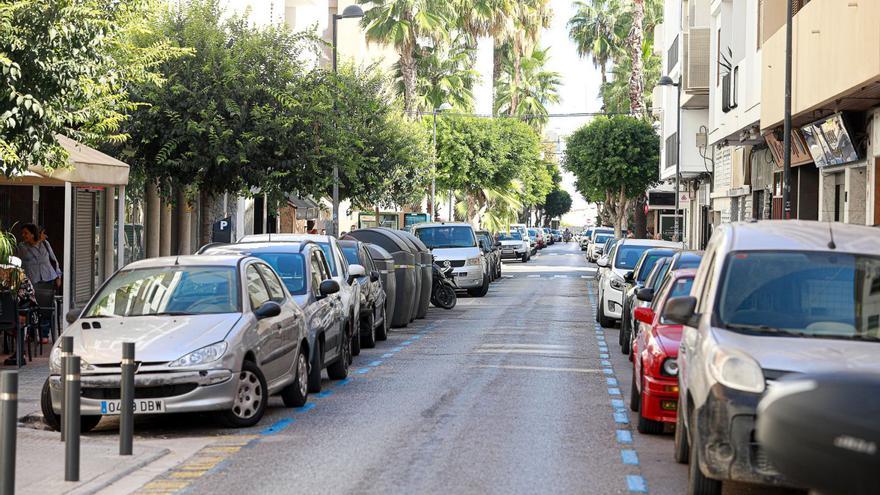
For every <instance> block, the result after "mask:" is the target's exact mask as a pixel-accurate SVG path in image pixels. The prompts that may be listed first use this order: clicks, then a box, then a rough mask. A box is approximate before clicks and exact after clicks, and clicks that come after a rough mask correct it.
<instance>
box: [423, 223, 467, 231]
mask: <svg viewBox="0 0 880 495" xmlns="http://www.w3.org/2000/svg"><path fill="white" fill-rule="evenodd" d="M426 227H470V228H473V226H472V225H471V224H469V223H467V222H425V223H418V224H416V225H413V230H415V229H424V228H426Z"/></svg>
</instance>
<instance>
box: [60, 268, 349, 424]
mask: <svg viewBox="0 0 880 495" xmlns="http://www.w3.org/2000/svg"><path fill="white" fill-rule="evenodd" d="M334 288H335V287H334ZM328 289H330V288H329V287H328ZM68 320H72V321H71V324H70V326H69V327H67V330H66V331H65V332H64V335H65V336H70V337H73V352H74V354H76V355H78V356H80V357H81V358H82V365H81V369H82V375H81V387H82V400H81V411H82V420H81V421H82V427H83V430H84V431H88V430H90V429H91V428H93V427H95V426H96V425H97V424H98V422H99V421H100V419H101V417H102V416H105V415H114V414H119V411H120V380H121V369H120V360H121V357H122V343H123V342H134V343H135V346H136V348H135V353H136V358H137V364H138V369H137V374H136V375H135V391H134V395H135V413H150V414H162V413H178V412H193V411H217V412H219V413H220V416H221V417H222V418H223V419H224V420H225V422H226V423H227V424H229V426H233V427H247V426H253V425H255V424H256V423H258V422H259V421H260V418H262V417H263V413H264V412H265V410H266V404H267V402H268V400H269V396H270V395H273V394H280V395H281V397H282V399H284V403H285V405H287V406H302V405H303V404H305V402H306V400H307V394H308V390H307V380H308V376H307V373H308V367H307V361H308V355H309V343H308V335H307V330H306V324H305V318H304V315H303V311H302V310H301V309H300V308H299V306H298V305H297V304H296V303H295V302H294V301H293V298H292V297H291V295H290V293H289V292H288V290H287V288H286V287H285V286H284V284H282V283H281V280H280V279H279V278H278V275H277V274H276V273H275V272H274V271H273V270H272V268H270V267H269V265H267V264H266V263H265V262H263V261H262V260H259V259H256V258H253V257H243V256H229V255H227V256H178V257H167V258H152V259H148V260H143V261H137V262H134V263H131V264H129V265H128V266H126V267H125V268H123V269H122V270H119V271H118V272H116V273H115V274H114V275H113V276H112V277H110V279H109V280H107V282H105V283H104V285H103V286H102V287H101V289H100V290H99V291H98V293H97V294H95V295H94V296H93V297H92V299H91V301H89V303H88V304H87V305H86V307H85V309H84V310H83V311H82V312H81V314H79V316H78V317H77V315H76V314H75V313H72V314H71V315H69V316H68ZM49 370H50V376H49V379H48V380H47V382H46V385H45V386H44V394H43V397H42V409H43V413H44V417H45V418H46V421H47V423H48V424H49V426H51V427H53V428H56V429H57V428H58V427H59V424H58V423H59V421H58V413H59V412H60V411H61V392H62V391H61V386H62V382H61V371H62V370H61V347H60V339H59V341H58V342H57V343H56V345H55V346H54V347H53V349H52V352H51V354H50V365H49Z"/></svg>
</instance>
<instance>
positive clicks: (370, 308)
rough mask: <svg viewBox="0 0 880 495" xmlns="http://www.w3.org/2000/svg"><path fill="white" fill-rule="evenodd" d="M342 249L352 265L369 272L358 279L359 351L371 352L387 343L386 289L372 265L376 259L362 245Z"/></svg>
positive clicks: (343, 245) (350, 244)
mask: <svg viewBox="0 0 880 495" xmlns="http://www.w3.org/2000/svg"><path fill="white" fill-rule="evenodd" d="M339 247H340V248H342V253H343V254H344V255H345V257H346V258H347V259H348V262H349V263H351V264H352V265H361V266H363V267H364V270H365V271H366V275H361V276H358V277H357V281H358V284H359V285H360V288H361V303H360V307H361V313H360V314H361V323H360V329H361V335H360V343H359V344H357V346H356V348H357V349H358V350H360V347H361V346H363V347H366V348H368V349H371V348H373V347H376V341H377V340H386V339H388V329H389V328H390V325H391V321H390V319H389V318H386V314H385V289H383V288H382V280H381V277H380V274H379V270H378V269H377V268H376V265H375V264H374V263H373V257H372V256H371V255H370V253H369V251H368V250H367V247H366V245H365V244H364V243H363V242H360V241H339ZM355 354H358V353H355Z"/></svg>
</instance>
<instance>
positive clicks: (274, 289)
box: [256, 264, 284, 302]
mask: <svg viewBox="0 0 880 495" xmlns="http://www.w3.org/2000/svg"><path fill="white" fill-rule="evenodd" d="M256 267H257V269H258V270H259V271H260V274H261V275H262V276H263V281H265V282H266V287H267V288H268V289H269V298H270V299H272V300H273V301H275V302H281V301H283V300H284V289H282V288H281V281H279V280H278V277H277V276H276V275H275V273H274V272H273V271H272V269H271V268H269V267H268V266H266V265H262V264H261V265H256Z"/></svg>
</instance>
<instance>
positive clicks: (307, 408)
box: [296, 402, 315, 414]
mask: <svg viewBox="0 0 880 495" xmlns="http://www.w3.org/2000/svg"><path fill="white" fill-rule="evenodd" d="M314 408H315V405H314V404H312V403H311V402H310V403H308V404H306V405H304V406H302V407H300V408H299V409H298V410H297V411H296V412H298V413H300V414H302V413H304V412H309V411H311V410H312V409H314Z"/></svg>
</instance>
